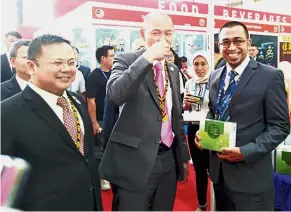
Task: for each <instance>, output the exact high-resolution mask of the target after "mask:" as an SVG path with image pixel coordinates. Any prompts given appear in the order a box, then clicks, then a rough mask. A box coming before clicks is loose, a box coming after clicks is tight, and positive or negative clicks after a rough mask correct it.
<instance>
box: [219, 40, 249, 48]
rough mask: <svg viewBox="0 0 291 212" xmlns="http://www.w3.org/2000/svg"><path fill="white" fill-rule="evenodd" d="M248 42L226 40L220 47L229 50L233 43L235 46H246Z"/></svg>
mask: <svg viewBox="0 0 291 212" xmlns="http://www.w3.org/2000/svg"><path fill="white" fill-rule="evenodd" d="M246 41H247V40H242V39H234V40H225V41H223V42H222V43H219V45H220V46H223V48H225V49H226V48H229V47H230V46H231V44H232V43H233V45H235V46H241V45H242V44H244V43H245V42H246Z"/></svg>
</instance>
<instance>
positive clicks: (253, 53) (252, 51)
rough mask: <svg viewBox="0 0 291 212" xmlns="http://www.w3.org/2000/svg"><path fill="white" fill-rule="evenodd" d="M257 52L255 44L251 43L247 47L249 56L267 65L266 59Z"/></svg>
mask: <svg viewBox="0 0 291 212" xmlns="http://www.w3.org/2000/svg"><path fill="white" fill-rule="evenodd" d="M258 54H259V49H258V47H257V45H255V44H252V45H251V46H250V48H249V56H250V57H251V59H252V60H255V61H257V62H259V63H263V64H265V65H267V64H268V63H267V61H266V60H265V59H263V58H260V57H258Z"/></svg>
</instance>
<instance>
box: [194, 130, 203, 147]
mask: <svg viewBox="0 0 291 212" xmlns="http://www.w3.org/2000/svg"><path fill="white" fill-rule="evenodd" d="M194 141H195V145H196V146H197V148H198V149H200V150H203V149H202V147H201V144H200V132H199V130H198V131H197V132H196V135H195V140H194Z"/></svg>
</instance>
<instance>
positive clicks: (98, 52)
mask: <svg viewBox="0 0 291 212" xmlns="http://www.w3.org/2000/svg"><path fill="white" fill-rule="evenodd" d="M113 49H114V48H113V46H108V45H104V46H101V47H99V48H98V49H97V50H96V54H95V56H96V59H97V61H98V63H100V62H101V57H102V56H104V57H107V56H108V50H113Z"/></svg>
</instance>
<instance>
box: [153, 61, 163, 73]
mask: <svg viewBox="0 0 291 212" xmlns="http://www.w3.org/2000/svg"><path fill="white" fill-rule="evenodd" d="M154 68H155V70H156V71H162V70H163V66H162V64H161V63H160V62H158V63H156V64H155V66H154Z"/></svg>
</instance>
